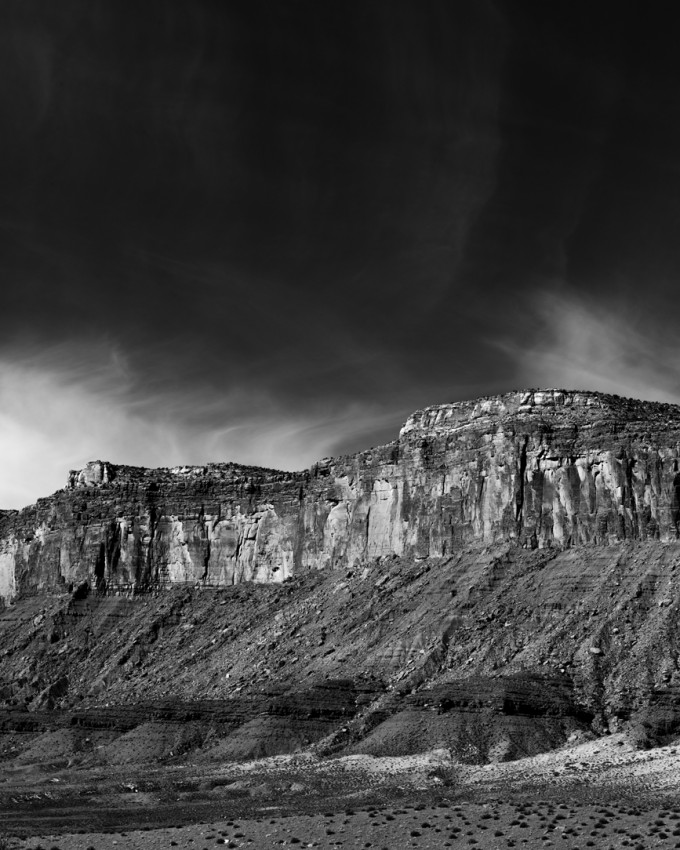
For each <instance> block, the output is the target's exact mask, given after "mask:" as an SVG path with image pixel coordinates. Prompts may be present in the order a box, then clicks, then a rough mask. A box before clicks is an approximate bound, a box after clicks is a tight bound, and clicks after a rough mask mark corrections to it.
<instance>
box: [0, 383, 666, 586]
mask: <svg viewBox="0 0 680 850" xmlns="http://www.w3.org/2000/svg"><path fill="white" fill-rule="evenodd" d="M679 449H680V407H678V406H675V405H668V404H657V403H649V402H644V403H643V402H639V401H634V400H630V399H622V398H619V397H617V396H610V395H603V394H601V393H592V392H571V391H563V390H544V391H540V392H539V391H524V392H514V393H508V394H506V395H503V396H496V397H490V398H484V399H479V400H477V401H470V402H457V403H454V404H445V405H439V406H435V407H430V408H426V409H424V410H422V411H418V412H416V413H414V414H413V415H412V416H411V417H410V418H409V419H408V421H407V422H406V423H405V425H404V426H403V428H402V429H401V432H400V434H399V437H398V439H396V440H395V441H394V442H392V443H389V444H387V445H385V446H380V447H377V448H374V449H370V450H368V451H364V452H361V453H359V454H357V455H352V456H346V457H340V458H334V459H325V460H323V461H320V462H319V463H318V464H316V465H314V466H313V467H312V468H311V469H309V470H307V471H304V472H297V473H290V472H279V471H275V470H268V469H260V468H253V467H244V466H239V465H237V464H209V465H206V466H203V467H178V468H174V469H155V470H149V469H142V468H135V467H128V466H117V465H115V464H112V463H108V462H101V461H96V462H92V463H90V464H88V465H87V466H86V467H85V469H83V470H80V471H76V472H72V473H71V474H70V476H69V479H68V484H67V487H66V488H65V489H64V490H61V491H59V492H57V493H55V494H54V495H53V496H51V497H49V498H46V499H41V500H39V501H38V503H37V504H36V505H34V506H31V507H29V508H26V509H25V510H23V511H20V512H15V511H10V512H3V513H1V514H0V597H2V598H4V599H5V600H7V599H10V598H12V597H14V596H15V595H17V594H26V593H30V592H32V591H40V590H49V589H59V588H60V587H64V586H69V585H77V584H79V583H81V582H83V581H88V582H89V584H90V586H91V587H97V588H99V589H100V590H107V591H108V592H112V591H115V592H138V591H145V590H149V589H152V588H156V587H162V586H167V585H172V584H176V583H191V584H195V583H201V584H205V585H213V586H221V585H231V584H235V583H238V582H241V581H246V580H254V581H258V582H278V581H282V580H284V579H285V578H287V577H288V576H290V575H292V574H296V573H301V572H304V571H308V570H314V569H320V568H325V567H342V566H351V565H354V564H356V563H358V562H364V561H366V562H368V561H370V560H372V559H375V558H377V557H380V556H384V555H388V554H396V555H399V556H406V557H413V558H416V559H418V558H428V557H439V556H446V555H447V554H450V553H451V552H453V551H455V550H456V549H457V548H459V547H460V546H462V545H468V544H470V543H472V542H475V541H479V542H480V543H498V542H502V541H512V542H514V543H516V544H518V545H520V546H525V547H529V548H545V547H551V546H556V547H559V548H566V547H569V546H572V545H576V544H612V543H615V542H623V541H629V540H646V539H658V540H662V541H669V540H675V539H677V537H678V529H679V527H680V473H679V472H678V464H679V462H680V458H679Z"/></svg>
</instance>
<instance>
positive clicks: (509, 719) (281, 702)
mask: <svg viewBox="0 0 680 850" xmlns="http://www.w3.org/2000/svg"><path fill="white" fill-rule="evenodd" d="M679 429H680V410H679V409H678V408H676V407H673V406H668V405H657V404H646V403H645V404H643V403H640V402H634V401H629V400H624V399H619V398H616V397H611V396H603V395H599V394H594V393H569V392H563V391H557V390H550V391H545V392H526V393H513V394H509V395H507V396H502V397H497V398H491V399H482V400H480V401H477V402H469V403H459V404H453V405H444V406H441V407H437V408H429V409H427V410H425V411H422V412H419V413H416V414H414V415H413V416H412V417H411V418H410V419H409V420H408V422H407V423H406V425H405V426H404V428H403V429H402V431H401V434H400V436H399V439H398V440H396V441H395V442H394V443H391V444H389V445H387V446H382V447H379V448H377V449H372V450H370V451H368V452H363V453H361V454H359V455H356V456H352V457H346V458H340V459H334V460H328V461H324V462H321V463H319V464H318V465H317V466H315V467H314V468H312V469H311V470H309V471H308V472H305V473H281V472H273V471H268V470H262V469H252V468H245V467H238V466H234V465H219V466H217V465H216V466H208V467H202V468H182V469H175V470H143V469H132V468H129V467H116V466H114V465H112V464H108V463H100V462H97V463H93V464H90V465H88V467H87V468H86V469H85V470H82V471H80V472H76V473H72V474H71V477H70V479H69V485H68V487H67V488H66V489H65V490H63V491H60V492H59V493H57V494H55V495H54V496H53V497H51V498H50V499H44V500H41V501H40V502H39V503H38V504H37V505H35V506H33V507H31V508H27V509H26V510H24V511H22V512H11V513H7V514H5V515H4V517H2V519H0V522H2V532H1V535H0V536H1V537H2V541H3V543H2V555H1V556H0V557H1V558H2V564H3V565H4V567H3V569H4V572H3V573H0V575H3V576H4V578H3V579H2V581H3V584H2V585H1V587H0V589H2V588H4V595H5V597H6V598H7V599H9V598H11V597H13V596H14V601H13V603H12V604H11V605H8V606H7V607H6V608H5V610H4V611H3V612H2V613H1V614H0V702H2V701H4V706H5V708H4V710H3V712H2V713H0V729H1V730H2V731H4V733H5V734H4V736H2V737H0V757H2V754H4V758H8V759H12V760H13V761H17V763H23V762H22V759H23V760H24V761H26V762H30V761H31V760H34V761H35V760H36V759H37V760H40V759H44V758H47V756H46V755H45V754H46V753H49V754H50V755H49V758H50V759H52V760H56V761H58V760H59V758H64V759H67V760H70V762H71V763H73V761H74V760H75V761H76V762H77V761H78V759H81V760H83V762H84V763H88V764H91V763H97V764H99V763H104V764H105V763H113V762H117V763H120V762H121V760H122V762H123V763H125V762H126V760H129V761H135V760H138V761H145V760H158V759H160V760H170V761H172V760H173V759H177V758H179V757H182V758H187V757H190V758H192V759H194V760H196V761H199V762H201V761H202V762H205V763H208V762H210V761H220V760H231V759H242V758H249V757H252V756H260V755H267V754H274V753H284V752H292V751H297V750H299V749H305V748H310V747H311V748H313V749H314V750H315V752H317V753H320V754H329V753H358V752H365V753H371V754H376V755H382V754H390V755H400V754H404V753H412V752H418V751H420V750H423V749H429V748H432V747H437V746H444V747H447V748H449V749H450V750H451V751H452V752H453V753H454V755H455V756H456V758H458V759H459V760H462V761H468V762H485V761H489V760H491V761H494V760H501V761H502V760H507V759H513V758H517V757H519V756H523V755H527V754H532V753H536V752H541V751H544V750H547V749H551V748H553V747H555V746H559V745H560V744H562V743H563V742H565V741H566V740H568V739H569V738H571V739H572V740H573V739H578V738H579V736H584V735H586V736H587V735H592V734H602V733H606V732H613V731H617V730H620V729H627V730H628V731H629V733H630V735H631V736H632V737H633V738H634V739H635V740H636V741H637V742H638V743H640V744H644V745H649V744H656V743H664V742H666V741H668V740H671V739H672V738H673V737H674V736H676V735H678V734H680V666H679V664H678V649H677V647H678V646H680V607H679V605H678V599H679V598H680V592H679V591H680V543H679V542H677V524H678V517H679V514H680V502H679V499H678V488H680V484H679V483H678V482H680V475H679V474H678V470H677V466H678V447H679V445H680V440H679V439H678V436H679V434H680V431H679ZM325 568H327V569H325ZM331 568H334V569H331ZM251 579H255V580H256V581H255V582H253V581H250V580H251ZM93 760H94V761H93Z"/></svg>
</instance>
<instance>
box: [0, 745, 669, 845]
mask: <svg viewBox="0 0 680 850" xmlns="http://www.w3.org/2000/svg"><path fill="white" fill-rule="evenodd" d="M21 770H22V769H21V768H20V767H18V766H17V767H12V768H11V770H10V771H9V773H11V774H12V775H7V772H6V773H5V775H3V776H2V780H0V794H1V798H0V799H1V800H2V811H1V813H0V824H1V826H0V830H4V833H3V832H0V834H4V836H5V837H4V839H3V840H4V842H5V847H7V848H17V850H19V848H21V850H29V848H31V850H55V848H59V850H113V848H116V849H117V850H122V848H131V850H134V848H140V850H141V848H162V847H168V848H169V847H178V848H191V850H202V848H206V849H207V848H213V847H219V846H226V847H231V848H235V847H252V848H266V847H285V846H291V847H292V846H299V847H319V848H325V847H328V848H330V847H364V848H389V850H392V848H400V847H414V848H416V847H418V848H439V847H474V848H476V850H492V848H513V847H517V848H521V847H530V848H533V847H546V848H551V847H557V848H564V850H582V848H588V847H593V848H597V850H600V848H612V850H613V848H631V849H632V850H647V848H650V847H668V848H670V847H680V788H679V786H680V745H679V746H678V747H676V746H673V745H669V746H665V747H658V748H655V749H650V750H638V749H636V748H635V747H634V746H633V744H632V743H631V742H630V741H629V740H628V739H627V737H626V735H625V734H624V733H620V734H615V735H610V736H606V737H604V738H598V739H593V740H589V741H584V742H582V743H580V744H577V745H572V746H568V747H564V748H562V749H561V750H558V751H554V752H550V753H545V754H542V755H538V756H534V757H532V758H526V759H519V760H517V761H513V762H507V763H501V764H487V765H482V766H476V765H463V764H460V763H457V762H455V761H454V760H453V759H452V758H451V755H450V752H449V751H447V750H436V751H432V752H430V753H425V754H421V755H415V756H406V757H382V758H375V757H371V756H363V755H362V756H344V757H340V758H332V759H319V758H316V757H314V756H310V755H292V756H277V757H272V758H269V759H260V760H256V761H251V762H247V763H242V764H228V765H222V766H210V767H204V766H199V765H195V764H194V765H190V764H186V765H178V766H176V767H174V768H172V769H169V768H155V769H154V768H151V769H149V770H148V771H145V772H141V771H139V770H137V771H130V770H129V769H127V770H125V769H123V768H118V769H116V768H109V769H107V771H106V773H101V772H97V771H89V770H75V771H69V769H68V767H67V768H61V769H59V770H54V771H50V770H49V768H48V767H47V766H45V765H43V766H42V767H41V768H36V766H35V765H31V766H30V767H28V766H27V767H26V768H25V770H24V776H23V784H22V777H21ZM3 785H4V786H5V788H6V789H7V790H6V791H3V790H2V788H3ZM10 786H11V789H10ZM0 846H2V845H1V844H0Z"/></svg>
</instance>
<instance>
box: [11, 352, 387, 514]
mask: <svg viewBox="0 0 680 850" xmlns="http://www.w3.org/2000/svg"><path fill="white" fill-rule="evenodd" d="M0 411H2V412H1V413H0V470H1V473H0V506H1V507H4V508H10V507H22V506H23V505H25V504H28V503H30V502H33V501H35V499H36V498H37V497H39V496H44V495H48V494H49V493H52V492H54V491H55V490H56V489H59V488H60V487H62V486H63V484H64V482H65V480H66V476H67V472H68V470H69V469H72V468H79V467H81V466H83V465H84V464H85V463H86V462H87V461H88V460H92V459H95V458H100V459H107V460H110V461H112V462H114V463H128V464H133V465H141V466H173V465H176V464H200V463H205V462H208V461H237V462H240V463H247V464H254V465H259V466H270V467H274V468H282V469H302V468H305V467H307V466H309V465H310V464H312V463H313V462H314V461H315V460H318V459H319V458H320V457H323V456H326V455H329V454H333V453H334V452H335V447H336V446H337V445H339V444H341V443H343V441H346V440H348V439H351V438H352V437H353V436H354V435H360V434H362V433H367V434H370V433H374V432H375V431H376V430H380V429H385V428H386V427H388V426H389V425H390V424H394V433H395V436H396V432H397V430H398V423H399V421H400V418H402V415H403V411H402V410H398V411H389V410H387V411H386V410H385V408H384V406H382V407H381V406H380V405H379V404H378V403H375V404H372V403H353V404H343V405H342V406H340V405H339V404H338V403H333V402H329V401H327V400H326V401H323V400H319V401H314V400H312V401H311V402H309V403H307V404H305V405H301V404H300V403H299V402H298V403H297V404H296V405H286V404H284V403H283V402H282V401H281V400H279V399H277V398H275V397H274V396H272V395H269V394H267V393H266V392H264V391H262V390H257V389H254V390H253V389H251V388H250V387H248V386H247V385H243V386H230V387H227V388H225V390H224V392H223V393H222V394H220V395H219V396H215V394H214V390H213V391H210V390H208V389H207V388H206V387H203V388H201V387H197V388H196V389H195V390H193V391H187V388H186V387H185V386H183V387H181V389H180V388H177V389H175V390H173V389H171V388H168V387H167V385H164V386H163V388H162V389H161V390H156V391H154V390H151V389H148V388H146V387H145V386H144V385H143V384H142V383H141V379H139V378H138V376H136V375H135V373H134V369H133V368H132V366H131V365H130V363H129V361H128V360H127V359H126V358H125V357H124V356H123V355H122V354H121V353H120V351H119V350H118V349H117V348H116V347H115V346H113V345H111V344H108V343H87V344H85V343H81V344H78V345H75V344H73V345H65V344H64V345H60V346H57V347H54V348H52V349H51V350H49V351H47V352H45V351H43V352H41V353H40V354H38V353H31V352H27V351H24V352H23V353H22V354H21V355H19V354H17V352H14V353H13V355H12V357H11V358H9V357H6V358H5V359H0Z"/></svg>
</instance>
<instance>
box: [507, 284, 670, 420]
mask: <svg viewBox="0 0 680 850" xmlns="http://www.w3.org/2000/svg"><path fill="white" fill-rule="evenodd" d="M534 318H535V324H536V325H538V327H539V331H538V333H537V334H536V336H535V339H534V341H533V342H532V343H530V344H528V345H527V344H523V343H521V342H520V341H519V340H515V341H512V342H509V341H504V342H502V343H498V344H499V346H500V347H501V348H502V349H503V350H504V351H505V352H506V353H507V354H509V355H510V356H511V357H512V358H513V359H514V360H515V361H516V365H517V376H518V377H517V380H518V385H521V386H525V387H530V386H533V387H561V388H565V389H586V390H597V391H599V392H606V393H613V394H616V395H621V396H628V397H633V398H640V399H646V400H648V401H664V402H671V403H674V404H677V403H680V343H678V342H677V340H676V339H674V338H670V339H669V337H668V333H667V332H668V325H667V322H666V320H665V317H662V318H658V319H657V320H656V321H654V319H653V318H649V316H647V317H646V318H645V319H644V320H642V319H641V317H640V315H636V313H635V311H634V308H633V306H632V305H630V306H628V307H620V306H614V305H613V304H612V303H610V302H609V301H605V302H602V301H597V300H596V299H594V298H593V299H587V298H583V297H578V296H573V295H558V294H554V293H553V294H543V295H541V296H539V297H538V298H537V307H536V313H535V317H534Z"/></svg>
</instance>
